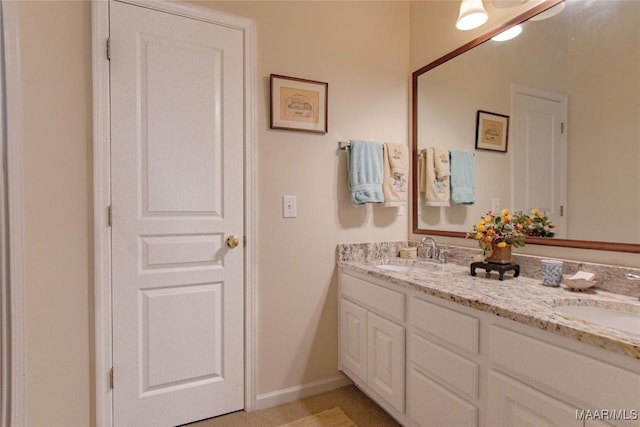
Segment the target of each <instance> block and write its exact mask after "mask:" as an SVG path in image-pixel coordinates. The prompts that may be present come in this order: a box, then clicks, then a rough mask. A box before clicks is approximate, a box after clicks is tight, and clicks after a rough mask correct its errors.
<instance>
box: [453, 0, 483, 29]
mask: <svg viewBox="0 0 640 427" xmlns="http://www.w3.org/2000/svg"><path fill="white" fill-rule="evenodd" d="M487 19H489V15H487V12H486V11H485V10H484V6H482V0H462V3H460V14H459V15H458V20H457V21H456V28H457V29H459V30H464V31H466V30H472V29H474V28H478V27H479V26H480V25H482V24H484V23H485V22H487Z"/></svg>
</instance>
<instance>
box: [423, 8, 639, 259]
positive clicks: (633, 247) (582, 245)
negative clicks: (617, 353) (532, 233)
mask: <svg viewBox="0 0 640 427" xmlns="http://www.w3.org/2000/svg"><path fill="white" fill-rule="evenodd" d="M562 1H564V0H547V1H545V2H543V3H542V4H539V5H537V6H535V7H533V8H531V9H530V10H528V11H526V12H524V13H522V14H521V15H518V16H517V17H515V18H513V19H511V20H509V21H507V22H506V23H505V24H503V25H501V26H499V27H497V28H496V29H494V30H491V31H489V32H487V33H485V34H483V35H481V36H479V37H477V38H475V39H474V40H472V41H470V42H469V43H467V44H465V45H463V46H461V47H459V48H458V49H455V50H453V51H452V52H450V53H448V54H446V55H444V56H442V57H441V58H439V59H437V60H435V61H433V62H431V63H430V64H427V65H425V66H424V67H422V68H419V69H418V70H416V71H414V72H413V73H412V84H411V87H412V93H411V132H412V136H411V144H412V158H411V162H412V170H413V171H414V173H413V174H412V179H411V181H412V182H411V186H412V196H411V199H412V228H413V234H429V235H432V236H446V237H458V238H464V237H465V236H466V233H464V232H460V231H446V230H434V229H424V228H419V227H418V179H417V173H416V171H417V170H418V120H417V119H418V95H417V94H418V78H419V77H420V76H421V75H422V74H424V73H426V72H427V71H429V70H431V69H433V68H435V67H437V66H439V65H441V64H443V63H445V62H447V61H449V60H451V59H453V58H455V57H457V56H458V55H461V54H463V53H464V52H466V51H468V50H471V49H473V48H474V47H476V46H478V45H480V44H482V43H484V42H485V41H487V40H489V39H491V38H492V37H494V36H495V35H497V34H499V33H501V32H503V31H505V30H506V29H507V28H510V27H512V26H514V25H517V24H520V23H523V22H524V21H527V20H528V19H529V18H531V17H533V16H535V15H537V14H539V13H541V12H544V11H545V10H547V9H549V8H551V7H553V6H555V5H557V4H558V3H562ZM527 244H533V245H543V246H559V247H567V248H579V249H596V250H603V251H613V252H631V253H640V244H635V243H619V242H602V241H593V240H576V239H556V238H541V237H527Z"/></svg>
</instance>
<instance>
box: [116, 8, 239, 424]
mask: <svg viewBox="0 0 640 427" xmlns="http://www.w3.org/2000/svg"><path fill="white" fill-rule="evenodd" d="M110 33H111V63H110V66H111V119H112V122H111V125H112V129H111V135H112V140H111V177H112V182H111V185H112V209H113V211H112V217H113V225H112V248H113V254H112V259H113V265H112V280H113V282H112V289H113V301H112V306H113V367H114V389H113V419H114V425H115V426H147V425H148V426H175V425H179V424H184V423H188V422H192V421H196V420H200V419H204V418H209V417H212V416H216V415H220V414H223V413H227V412H231V411H236V410H239V409H242V408H243V406H244V334H243V332H244V324H243V322H244V312H243V307H244V305H243V304H244V301H243V294H244V286H243V272H244V264H243V263H244V256H243V244H242V235H243V222H244V221H243V215H244V214H243V200H244V197H243V188H244V185H243V176H244V172H243V141H244V127H243V126H244V115H243V108H244V106H243V97H244V93H243V90H244V89H243V82H244V76H243V68H244V64H243V34H242V32H241V31H239V30H236V29H233V28H229V27H226V26H221V25H215V24H211V23H207V22H203V21H201V20H195V19H191V18H187V17H182V16H177V15H173V14H170V13H166V12H161V11H157V10H151V9H148V8H145V7H140V6H136V5H130V4H124V3H120V2H112V3H111V11H110ZM234 235H236V236H237V237H238V241H239V244H238V245H237V247H235V248H232V246H234V245H233V244H234V243H235V242H234V241H233V240H234V239H233V238H232V237H233V236H234Z"/></svg>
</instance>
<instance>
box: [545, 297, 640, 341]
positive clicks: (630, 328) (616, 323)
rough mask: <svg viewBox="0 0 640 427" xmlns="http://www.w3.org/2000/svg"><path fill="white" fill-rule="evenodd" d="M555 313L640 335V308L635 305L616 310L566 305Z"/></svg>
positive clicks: (626, 305) (623, 306) (627, 305)
mask: <svg viewBox="0 0 640 427" xmlns="http://www.w3.org/2000/svg"><path fill="white" fill-rule="evenodd" d="M555 311H556V312H558V313H559V314H563V315H566V316H571V317H575V318H578V319H582V320H586V321H587V322H591V323H595V324H598V325H602V326H606V327H609V328H613V329H619V330H621V331H625V332H631V333H633V334H640V306H636V305H633V304H620V306H619V307H615V308H610V307H607V308H605V307H592V306H584V305H564V306H560V307H556V308H555Z"/></svg>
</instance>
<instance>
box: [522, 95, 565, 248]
mask: <svg viewBox="0 0 640 427" xmlns="http://www.w3.org/2000/svg"><path fill="white" fill-rule="evenodd" d="M513 100H514V110H515V114H514V115H515V117H514V120H515V132H514V138H513V139H514V144H513V145H514V151H515V155H514V174H513V177H514V179H513V184H514V185H513V188H514V206H515V208H516V210H529V209H532V208H539V209H540V210H541V211H544V212H545V213H546V214H547V215H548V216H549V219H551V221H553V222H554V223H555V225H556V229H555V231H556V237H562V238H566V237H567V226H566V224H567V212H566V211H567V196H566V188H567V160H566V159H567V156H566V141H567V133H566V127H567V126H566V122H567V119H566V118H567V97H566V96H564V95H561V94H555V93H551V92H546V91H540V90H536V89H528V88H518V87H516V88H514V94H513Z"/></svg>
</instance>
